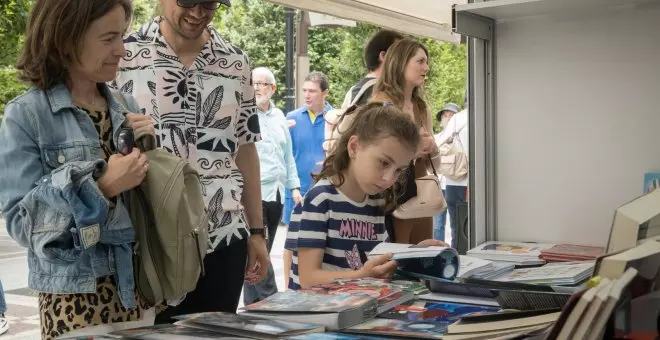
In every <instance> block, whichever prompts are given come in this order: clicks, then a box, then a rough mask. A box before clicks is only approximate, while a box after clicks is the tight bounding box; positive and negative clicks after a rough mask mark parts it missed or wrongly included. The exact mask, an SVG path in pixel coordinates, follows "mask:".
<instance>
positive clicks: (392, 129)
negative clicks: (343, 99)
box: [314, 102, 420, 210]
mask: <svg viewBox="0 0 660 340" xmlns="http://www.w3.org/2000/svg"><path fill="white" fill-rule="evenodd" d="M345 115H353V116H354V117H355V118H354V119H353V121H352V122H351V124H350V126H349V127H348V128H347V129H346V131H345V132H343V133H342V135H341V136H340V137H339V140H338V141H337V142H336V143H335V144H334V147H333V148H332V149H331V150H330V154H329V155H328V157H326V159H325V161H324V162H323V168H322V170H321V172H320V173H318V174H317V175H315V176H314V179H315V180H316V181H318V180H320V179H322V178H331V177H336V178H338V180H339V183H335V185H337V186H340V185H342V184H343V183H344V176H343V174H342V172H343V171H345V170H346V169H348V166H349V165H350V161H351V158H350V156H349V154H348V140H349V139H350V138H351V136H357V137H358V138H359V140H360V143H362V144H367V145H368V144H369V143H375V142H377V141H378V140H381V139H384V138H387V137H394V138H396V139H397V140H398V141H399V142H400V143H401V144H403V145H404V147H406V148H407V149H409V150H410V153H411V154H414V153H415V151H416V150H417V146H418V145H419V141H420V136H419V128H418V127H417V125H416V124H415V122H413V120H412V119H410V117H409V116H408V115H407V114H405V113H404V112H402V111H401V110H400V109H398V108H397V107H395V106H391V105H388V106H384V105H383V103H378V102H374V103H369V104H367V105H364V106H361V107H359V108H358V107H356V106H351V107H349V108H348V109H347V110H346V113H345ZM399 182H400V181H399ZM399 187H400V184H399V185H397V184H395V185H393V186H392V187H391V188H388V189H387V190H386V191H385V193H384V198H385V201H386V207H385V210H391V209H392V208H394V205H395V204H396V193H397V192H399V191H400V188H399Z"/></svg>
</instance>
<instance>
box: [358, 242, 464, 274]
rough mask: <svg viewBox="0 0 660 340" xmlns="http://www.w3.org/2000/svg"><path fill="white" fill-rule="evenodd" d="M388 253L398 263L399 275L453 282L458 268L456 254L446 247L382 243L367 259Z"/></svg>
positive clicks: (453, 250)
mask: <svg viewBox="0 0 660 340" xmlns="http://www.w3.org/2000/svg"><path fill="white" fill-rule="evenodd" d="M388 253H391V254H393V256H392V259H393V260H396V261H397V262H398V264H399V266H398V267H399V268H398V269H399V271H400V273H402V274H404V275H406V276H412V277H416V278H423V279H425V278H435V279H442V280H453V279H454V278H455V277H456V275H457V274H458V269H459V267H460V258H459V256H458V252H456V249H453V248H448V247H437V246H420V245H413V244H401V243H388V242H383V243H380V244H378V245H377V246H376V247H375V248H374V249H373V250H372V251H371V252H370V253H369V255H368V257H369V258H373V257H376V256H380V255H383V254H388Z"/></svg>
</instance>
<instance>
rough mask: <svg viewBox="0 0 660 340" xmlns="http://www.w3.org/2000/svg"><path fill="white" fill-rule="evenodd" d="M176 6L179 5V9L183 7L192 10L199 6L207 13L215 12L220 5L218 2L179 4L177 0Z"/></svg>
mask: <svg viewBox="0 0 660 340" xmlns="http://www.w3.org/2000/svg"><path fill="white" fill-rule="evenodd" d="M176 4H177V5H179V7H183V8H193V7H195V6H197V5H201V6H202V8H204V9H207V10H209V11H215V10H216V9H218V8H220V5H221V3H220V2H218V1H205V2H199V3H195V4H184V3H181V1H179V0H177V2H176Z"/></svg>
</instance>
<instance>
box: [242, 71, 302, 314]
mask: <svg viewBox="0 0 660 340" xmlns="http://www.w3.org/2000/svg"><path fill="white" fill-rule="evenodd" d="M252 82H253V84H254V92H255V97H256V100H257V112H258V113H259V126H260V130H261V141H259V142H257V151H258V153H259V163H260V167H261V204H262V205H263V215H264V225H265V226H266V227H267V228H268V240H267V241H268V251H269V252H270V251H271V248H272V246H273V241H274V240H275V235H276V233H277V227H278V225H279V223H280V218H281V217H282V205H283V201H284V193H285V192H286V191H287V190H290V191H291V196H292V197H293V200H294V201H295V203H296V204H297V203H299V202H300V201H302V195H301V194H300V180H299V179H298V172H297V171H296V160H295V159H294V158H293V149H292V144H291V135H290V134H289V127H288V126H287V121H286V118H284V114H283V113H282V111H280V109H278V108H277V107H275V103H274V102H273V101H272V100H271V98H272V96H273V94H275V91H276V90H277V85H276V84H275V76H274V75H273V72H271V71H270V70H269V69H267V68H265V67H257V68H255V69H254V70H253V71H252ZM285 268H287V266H286V265H285ZM286 274H288V273H285V277H286ZM275 293H277V283H276V281H275V274H274V272H273V267H272V265H271V266H270V267H269V268H268V275H267V276H266V279H265V280H263V281H261V282H260V283H258V284H256V285H252V284H249V283H245V284H244V285H243V302H244V303H245V305H249V304H251V303H254V302H257V301H261V300H263V299H265V298H267V297H269V296H271V295H273V294H275Z"/></svg>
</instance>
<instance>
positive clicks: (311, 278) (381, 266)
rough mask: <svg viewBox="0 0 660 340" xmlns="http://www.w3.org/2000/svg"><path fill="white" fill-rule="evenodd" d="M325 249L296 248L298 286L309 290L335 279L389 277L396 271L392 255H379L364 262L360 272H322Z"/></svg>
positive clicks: (348, 270)
mask: <svg viewBox="0 0 660 340" xmlns="http://www.w3.org/2000/svg"><path fill="white" fill-rule="evenodd" d="M324 254H325V249H317V248H298V277H299V279H300V286H301V287H302V288H303V289H304V288H309V287H311V286H314V285H319V284H326V283H330V282H332V281H334V280H337V279H358V278H364V277H375V278H384V277H389V276H390V275H391V274H392V273H394V270H396V266H397V263H396V262H395V261H390V259H391V258H392V254H385V255H381V256H379V257H377V258H374V259H371V260H369V261H367V262H365V264H364V266H363V267H362V269H360V270H350V269H347V270H341V271H334V270H323V269H322V267H321V266H322V263H323V255H324Z"/></svg>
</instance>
